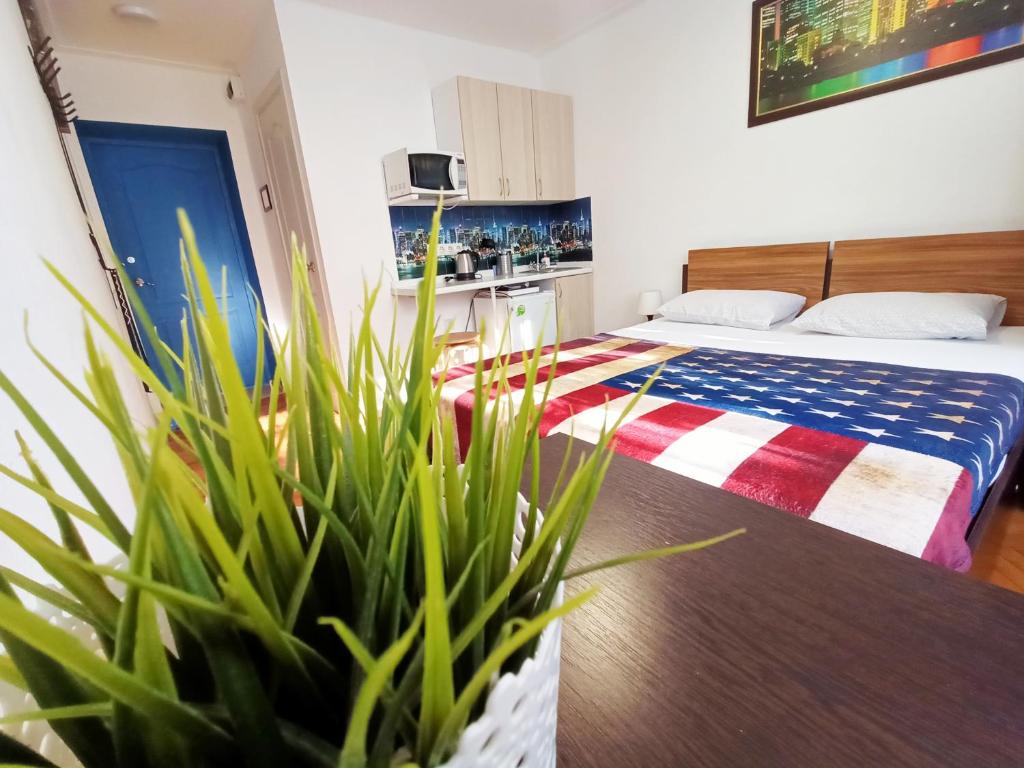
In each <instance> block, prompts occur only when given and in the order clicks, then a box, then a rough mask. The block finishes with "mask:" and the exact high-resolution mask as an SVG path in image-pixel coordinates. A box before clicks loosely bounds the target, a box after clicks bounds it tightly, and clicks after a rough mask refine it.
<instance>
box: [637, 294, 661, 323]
mask: <svg viewBox="0 0 1024 768" xmlns="http://www.w3.org/2000/svg"><path fill="white" fill-rule="evenodd" d="M661 303H662V302H661V291H644V292H643V293H641V294H640V302H639V304H637V308H636V312H637V314H638V315H647V316H648V317H650V316H651V315H653V314H656V313H657V311H658V307H660V306H661Z"/></svg>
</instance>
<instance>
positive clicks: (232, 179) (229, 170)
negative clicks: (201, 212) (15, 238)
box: [68, 119, 277, 413]
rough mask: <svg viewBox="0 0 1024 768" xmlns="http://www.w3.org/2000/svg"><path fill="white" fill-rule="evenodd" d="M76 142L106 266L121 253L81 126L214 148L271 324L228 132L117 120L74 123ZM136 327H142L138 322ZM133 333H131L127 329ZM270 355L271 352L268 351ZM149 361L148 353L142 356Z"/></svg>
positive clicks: (248, 274)
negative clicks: (87, 156)
mask: <svg viewBox="0 0 1024 768" xmlns="http://www.w3.org/2000/svg"><path fill="white" fill-rule="evenodd" d="M73 125H74V126H75V130H74V137H75V139H74V141H73V142H69V147H68V149H69V153H68V154H69V156H70V158H71V162H72V165H73V166H74V169H75V173H76V175H77V176H78V178H79V179H80V180H81V182H82V183H81V185H80V186H81V187H82V193H83V194H82V196H83V198H84V200H85V204H86V215H87V216H88V219H89V221H90V223H91V225H92V229H93V232H94V234H95V236H96V239H97V242H98V245H99V247H100V250H101V252H102V255H103V259H104V262H106V261H107V260H108V259H116V258H118V257H117V253H116V251H115V250H114V246H113V243H112V242H111V240H110V233H109V232H108V231H107V225H106V221H104V219H103V211H102V209H101V208H100V204H99V198H98V197H97V195H96V190H95V188H94V186H93V183H92V176H91V175H90V174H89V166H88V164H87V163H86V161H85V154H84V152H83V150H82V143H81V138H80V137H79V134H78V131H79V127H80V125H82V126H88V127H89V130H90V131H96V133H93V134H92V135H93V136H96V135H101V136H102V137H109V138H113V139H122V140H124V139H127V140H132V139H136V140H140V141H147V142H150V143H153V144H156V145H159V144H161V143H166V144H167V145H168V146H172V145H178V144H180V143H181V142H182V141H183V140H184V141H187V140H188V139H189V138H191V139H192V140H194V141H195V142H196V143H202V144H206V145H207V146H210V147H212V148H213V149H214V150H215V152H216V156H217V162H218V163H219V164H220V166H221V174H222V176H223V178H224V184H225V193H226V195H227V198H228V206H229V208H230V210H231V219H232V221H231V224H232V226H233V227H234V228H235V231H236V235H237V237H238V241H239V245H240V247H241V249H242V256H243V262H244V265H243V266H244V269H245V278H246V280H247V282H248V284H249V286H250V288H251V289H252V290H253V292H254V293H255V294H256V298H257V300H258V303H259V306H258V308H257V309H258V317H257V321H258V322H263V323H267V307H266V301H265V300H264V298H263V286H262V284H261V282H260V276H259V272H258V271H257V269H256V259H255V255H254V254H253V250H252V241H251V239H250V237H249V227H248V224H247V223H246V220H245V211H244V209H243V207H242V197H241V193H240V192H239V188H238V176H237V174H236V171H235V164H234V161H233V160H232V157H231V145H230V142H229V139H228V134H227V131H224V130H219V129H211V128H189V127H179V126H169V125H150V124H146V123H126V122H121V121H116V120H84V119H83V120H78V121H75V123H73ZM130 309H131V312H132V317H133V320H134V319H135V311H134V308H130ZM136 325H138V323H137V322H136ZM126 330H127V331H128V332H129V333H130V332H131V329H126ZM268 351H269V350H268ZM139 354H140V355H141V356H142V357H143V359H144V360H145V351H144V349H143V350H140V353H139ZM268 362H270V366H269V367H268V369H267V370H268V371H273V369H274V365H276V362H277V361H276V360H273V358H270V359H269V360H268ZM146 363H147V364H149V365H150V366H151V367H154V370H155V365H156V364H157V361H155V360H146ZM147 394H148V396H149V401H150V405H151V406H152V407H153V409H154V413H159V411H160V410H161V406H160V404H159V401H158V400H157V399H156V397H155V395H153V394H152V393H151V392H150V391H149V389H148V387H147Z"/></svg>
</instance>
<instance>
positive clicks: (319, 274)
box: [252, 67, 338, 349]
mask: <svg viewBox="0 0 1024 768" xmlns="http://www.w3.org/2000/svg"><path fill="white" fill-rule="evenodd" d="M278 93H280V94H281V95H282V97H283V98H284V103H285V108H286V110H287V112H288V128H289V134H290V138H291V142H292V148H293V150H294V151H295V158H296V160H297V161H298V167H299V168H298V170H299V178H300V181H301V187H302V199H301V203H302V207H303V214H304V215H305V216H306V219H307V221H308V222H309V231H310V233H311V236H312V239H313V242H311V243H305V246H306V255H307V256H308V257H309V258H310V260H311V261H312V262H313V264H314V266H315V270H314V273H313V275H312V278H313V279H314V280H317V281H318V284H319V287H320V294H321V295H322V296H323V297H324V304H325V306H324V307H323V308H322V312H323V313H324V315H325V316H324V317H323V318H321V319H322V321H323V323H322V324H323V325H326V326H327V337H328V339H329V341H330V343H331V346H332V347H333V348H334V349H338V344H337V342H338V327H337V325H336V324H335V322H334V305H333V302H332V301H331V292H330V287H329V284H328V281H327V275H326V273H325V271H324V260H323V251H322V250H321V248H320V233H319V232H318V230H317V225H316V216H315V215H314V213H313V198H312V196H311V195H310V192H309V178H308V176H307V174H306V160H305V158H304V157H303V155H302V143H301V142H300V140H299V129H298V123H297V121H296V119H295V106H294V103H293V102H292V92H291V88H290V87H289V85H288V74H287V72H286V70H285V68H284V67H280V68H278V70H277V71H276V72H275V73H274V75H273V76H272V77H271V78H270V81H269V82H268V83H267V85H266V86H265V87H264V89H263V91H262V92H261V93H260V95H259V98H257V99H256V101H255V102H253V109H252V112H253V120H254V122H255V123H256V133H257V134H258V136H259V140H260V153H261V154H262V160H263V167H264V172H265V174H266V175H265V178H266V179H267V181H268V183H273V182H274V179H273V177H272V176H271V172H270V161H269V160H268V159H267V157H268V155H267V142H266V139H265V137H264V136H263V126H262V125H261V124H260V112H262V111H263V108H264V107H266V106H267V104H269V103H270V102H271V101H272V100H273V99H274V97H275V96H277V94H278ZM271 196H272V202H273V201H275V200H276V199H277V190H276V189H274V188H273V187H272V186H271ZM275 218H277V214H276V213H275ZM277 222H278V227H277V229H278V231H279V233H280V235H281V247H282V250H283V254H284V258H285V260H286V264H287V266H288V267H289V269H288V278H289V282H290V280H291V257H292V246H291V233H290V232H288V231H287V230H286V228H285V227H284V226H282V222H281V219H280V218H277Z"/></svg>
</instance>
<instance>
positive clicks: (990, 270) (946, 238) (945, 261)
mask: <svg viewBox="0 0 1024 768" xmlns="http://www.w3.org/2000/svg"><path fill="white" fill-rule="evenodd" d="M868 291H949V292H960V293H994V294H997V295H999V296H1005V297H1006V298H1007V310H1006V318H1005V319H1004V320H1003V324H1004V325H1024V230H1021V231H1011V232H982V233H978V234H972V235H935V236H931V237H896V238H885V239H880V240H841V241H839V242H837V243H836V245H835V250H834V252H833V254H832V277H831V280H830V283H829V286H828V295H829V296H839V295H841V294H844V293H864V292H868Z"/></svg>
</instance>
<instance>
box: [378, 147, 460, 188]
mask: <svg viewBox="0 0 1024 768" xmlns="http://www.w3.org/2000/svg"><path fill="white" fill-rule="evenodd" d="M384 183H385V185H386V187H387V191H388V200H392V201H394V200H399V199H401V198H412V199H417V198H422V197H426V198H431V197H432V198H437V197H439V196H440V195H444V196H445V197H446V198H450V197H465V196H466V158H465V157H464V156H463V155H461V154H459V153H458V152H410V151H409V150H408V149H398V150H395V151H394V152H391V153H389V154H387V155H385V156H384Z"/></svg>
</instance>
